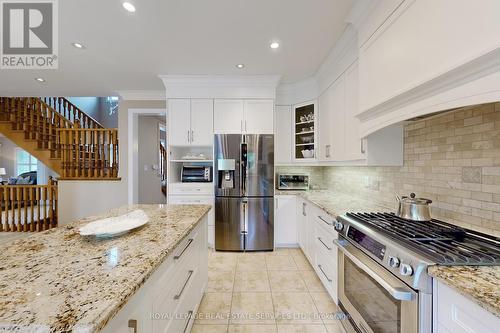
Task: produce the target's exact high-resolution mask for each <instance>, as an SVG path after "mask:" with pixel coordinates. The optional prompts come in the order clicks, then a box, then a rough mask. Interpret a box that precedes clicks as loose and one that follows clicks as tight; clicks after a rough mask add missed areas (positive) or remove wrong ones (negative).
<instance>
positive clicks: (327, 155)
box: [325, 145, 332, 158]
mask: <svg viewBox="0 0 500 333" xmlns="http://www.w3.org/2000/svg"><path fill="white" fill-rule="evenodd" d="M331 147H332V146H331V145H326V146H325V150H326V157H327V158H330V148H331Z"/></svg>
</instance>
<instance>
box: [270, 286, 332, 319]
mask: <svg viewBox="0 0 500 333" xmlns="http://www.w3.org/2000/svg"><path fill="white" fill-rule="evenodd" d="M272 295H273V303H274V311H275V314H276V321H277V322H278V323H279V324H322V323H323V322H322V321H321V318H320V316H319V313H318V311H317V309H316V305H315V304H314V301H313V299H312V298H311V296H310V295H309V293H273V294H272Z"/></svg>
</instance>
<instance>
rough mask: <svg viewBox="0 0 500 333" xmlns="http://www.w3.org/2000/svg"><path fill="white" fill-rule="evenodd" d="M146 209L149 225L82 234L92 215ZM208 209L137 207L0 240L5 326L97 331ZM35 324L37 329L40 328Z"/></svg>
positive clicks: (0, 316)
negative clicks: (103, 235)
mask: <svg viewBox="0 0 500 333" xmlns="http://www.w3.org/2000/svg"><path fill="white" fill-rule="evenodd" d="M134 209H142V210H144V211H145V212H146V214H147V215H148V216H149V218H150V220H149V223H148V224H146V225H145V226H143V227H141V228H139V229H137V230H134V231H132V232H130V233H128V234H125V235H123V236H121V237H117V238H112V239H96V238H94V237H82V236H80V235H79V234H78V228H79V227H80V226H82V225H84V224H86V223H88V222H90V221H95V220H98V219H102V218H106V217H111V216H118V215H122V214H125V213H127V212H130V211H132V210H134ZM209 210H210V206H207V205H172V206H170V205H135V206H128V207H122V208H119V209H115V210H112V211H110V212H109V213H107V214H103V215H100V216H96V217H91V218H86V219H82V220H80V221H77V222H74V223H72V224H70V225H66V226H61V227H58V228H55V229H52V230H49V231H46V232H41V233H36V234H34V235H32V236H29V237H26V238H24V239H20V240H16V241H13V242H10V243H6V244H2V245H1V246H0V328H1V329H3V330H5V331H16V332H23V330H16V328H18V327H19V328H22V329H24V331H28V329H31V330H30V332H71V331H72V332H97V331H99V330H100V329H101V328H103V327H104V326H105V325H106V323H107V322H108V321H109V320H110V319H111V318H112V317H113V316H114V315H115V314H116V313H117V312H118V311H119V309H120V308H121V307H122V306H123V305H124V304H125V303H126V302H127V301H128V300H129V299H130V297H132V296H133V295H134V294H135V292H136V291H137V290H138V289H139V287H141V286H142V285H143V284H144V282H145V281H146V280H147V279H148V278H149V277H150V276H151V274H152V273H153V272H154V271H155V269H156V268H157V267H159V266H160V264H161V263H162V262H163V261H164V260H165V259H166V258H167V256H168V255H169V254H170V253H171V251H172V250H173V249H174V248H175V247H176V246H177V245H178V244H179V242H180V241H181V240H182V239H183V238H184V237H186V236H187V235H188V234H189V232H190V231H191V230H193V229H194V228H195V227H196V225H197V224H198V223H199V222H200V221H201V219H202V218H203V216H205V214H206V213H207V212H208V211H209ZM36 329H38V330H36Z"/></svg>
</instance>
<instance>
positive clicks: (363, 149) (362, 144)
mask: <svg viewBox="0 0 500 333" xmlns="http://www.w3.org/2000/svg"><path fill="white" fill-rule="evenodd" d="M364 153H366V150H365V140H363V139H361V154H364Z"/></svg>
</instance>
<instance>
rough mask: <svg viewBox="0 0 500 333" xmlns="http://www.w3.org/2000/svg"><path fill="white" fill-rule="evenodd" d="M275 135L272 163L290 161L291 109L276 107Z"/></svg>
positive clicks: (286, 162)
mask: <svg viewBox="0 0 500 333" xmlns="http://www.w3.org/2000/svg"><path fill="white" fill-rule="evenodd" d="M275 124H276V133H275V134H274V163H275V164H280V163H281V164H288V163H290V162H291V161H292V145H293V141H292V135H293V134H292V107H291V106H286V105H279V106H276V122H275Z"/></svg>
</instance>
